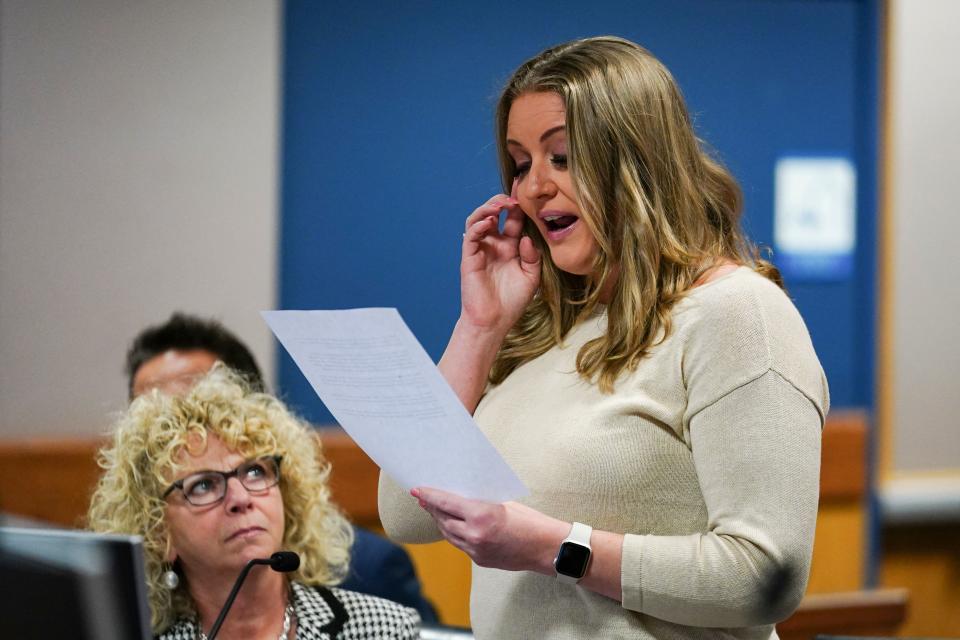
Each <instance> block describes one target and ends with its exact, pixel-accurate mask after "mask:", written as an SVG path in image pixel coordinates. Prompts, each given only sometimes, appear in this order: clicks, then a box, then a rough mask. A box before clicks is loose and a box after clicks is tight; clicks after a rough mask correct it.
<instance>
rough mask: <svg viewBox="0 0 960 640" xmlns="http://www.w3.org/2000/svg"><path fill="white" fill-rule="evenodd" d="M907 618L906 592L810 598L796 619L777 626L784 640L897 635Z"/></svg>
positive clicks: (843, 594)
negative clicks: (818, 635) (859, 635)
mask: <svg viewBox="0 0 960 640" xmlns="http://www.w3.org/2000/svg"><path fill="white" fill-rule="evenodd" d="M906 617H907V592H906V590H904V589H886V590H878V591H852V592H848V593H828V594H817V595H810V596H807V597H805V598H804V599H803V602H801V603H800V606H799V607H798V608H797V610H796V611H795V612H794V613H793V615H792V616H790V617H789V618H787V619H786V620H784V621H783V622H781V623H780V624H778V625H777V635H779V636H780V638H781V640H801V639H803V640H806V639H808V638H809V639H812V638H813V637H814V636H816V635H817V634H820V633H825V634H834V635H837V634H841V635H844V634H876V635H887V636H893V635H895V634H896V632H897V630H898V629H899V627H900V625H902V624H903V621H904V620H906Z"/></svg>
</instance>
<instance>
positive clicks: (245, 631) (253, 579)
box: [188, 565, 287, 639]
mask: <svg viewBox="0 0 960 640" xmlns="http://www.w3.org/2000/svg"><path fill="white" fill-rule="evenodd" d="M238 575H240V573H239V571H238V572H236V573H235V574H232V575H224V576H220V575H218V576H213V577H210V578H207V579H203V578H199V577H190V576H188V584H189V585H190V586H189V588H190V596H191V597H192V598H193V602H194V604H195V605H196V607H197V613H198V614H199V616H200V628H201V629H202V630H203V632H204V633H208V632H209V631H210V628H211V627H212V626H213V623H214V621H216V619H217V616H218V615H220V610H221V609H222V608H223V605H224V603H225V602H226V600H227V596H228V595H230V590H231V589H232V588H233V583H234V581H236V579H237V576H238ZM286 606H287V580H286V578H285V577H284V576H283V575H282V574H280V573H277V572H276V571H273V570H272V569H270V567H266V566H263V565H258V566H255V567H253V569H251V570H250V573H249V574H248V575H247V579H246V580H245V581H244V583H243V586H242V587H241V588H240V591H239V592H238V593H237V597H236V599H235V600H234V601H233V606H232V607H231V608H230V613H229V614H227V617H226V619H225V620H224V622H223V626H222V627H220V631H219V632H218V633H217V637H218V638H271V639H273V638H276V637H277V634H278V633H280V629H281V625H282V624H283V615H284V609H285V608H286Z"/></svg>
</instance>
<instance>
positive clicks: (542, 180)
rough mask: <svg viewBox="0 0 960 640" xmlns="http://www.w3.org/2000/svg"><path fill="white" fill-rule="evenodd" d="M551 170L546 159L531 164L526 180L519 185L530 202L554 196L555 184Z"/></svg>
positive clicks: (555, 191)
mask: <svg viewBox="0 0 960 640" xmlns="http://www.w3.org/2000/svg"><path fill="white" fill-rule="evenodd" d="M552 170H553V167H552V166H551V165H550V162H549V160H547V159H544V160H541V161H534V162H533V163H531V165H530V170H529V172H528V173H527V179H526V180H524V181H522V182H521V185H520V187H521V189H522V190H523V194H524V195H525V196H526V197H527V198H529V199H531V200H542V199H549V198H552V197H553V196H554V195H556V193H557V183H556V182H554V180H553V175H552V173H551V172H552Z"/></svg>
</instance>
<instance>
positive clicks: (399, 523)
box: [377, 471, 442, 544]
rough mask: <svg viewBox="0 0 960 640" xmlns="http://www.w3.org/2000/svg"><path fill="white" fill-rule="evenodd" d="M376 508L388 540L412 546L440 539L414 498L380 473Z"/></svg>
mask: <svg viewBox="0 0 960 640" xmlns="http://www.w3.org/2000/svg"><path fill="white" fill-rule="evenodd" d="M377 506H378V508H379V511H380V522H381V523H382V524H383V530H384V531H385V532H386V534H387V536H388V537H389V538H390V539H392V540H396V541H397V542H410V543H414V544H422V543H427V542H437V541H438V540H441V539H442V536H441V535H440V531H439V530H438V529H437V525H436V523H435V522H434V521H433V518H431V517H430V514H429V513H427V512H426V511H424V510H423V509H421V508H420V505H419V504H417V501H416V499H415V498H414V497H413V496H411V495H410V493H409V492H407V491H406V490H404V488H403V487H401V486H400V485H399V484H397V483H396V482H394V481H393V479H392V478H391V477H390V476H388V475H387V474H385V473H384V472H383V471H381V472H380V484H379V487H378V491H377Z"/></svg>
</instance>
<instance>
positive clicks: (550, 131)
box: [507, 124, 567, 147]
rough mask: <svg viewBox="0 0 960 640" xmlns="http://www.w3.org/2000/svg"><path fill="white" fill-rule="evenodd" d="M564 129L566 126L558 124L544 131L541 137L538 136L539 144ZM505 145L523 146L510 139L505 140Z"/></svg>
mask: <svg viewBox="0 0 960 640" xmlns="http://www.w3.org/2000/svg"><path fill="white" fill-rule="evenodd" d="M566 128H567V125H565V124H560V125H557V126H555V127H552V128H550V129H547V130H546V131H544V132H543V135H541V136H540V142H543V141H544V140H546V139H547V138H549V137H550V136H552V135H553V134H555V133H556V132H558V131H561V130H563V129H566ZM507 144H512V145H516V146H518V147H522V146H523V145H522V144H520V143H519V142H517V141H516V140H513V139H511V138H507Z"/></svg>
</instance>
